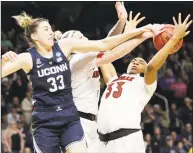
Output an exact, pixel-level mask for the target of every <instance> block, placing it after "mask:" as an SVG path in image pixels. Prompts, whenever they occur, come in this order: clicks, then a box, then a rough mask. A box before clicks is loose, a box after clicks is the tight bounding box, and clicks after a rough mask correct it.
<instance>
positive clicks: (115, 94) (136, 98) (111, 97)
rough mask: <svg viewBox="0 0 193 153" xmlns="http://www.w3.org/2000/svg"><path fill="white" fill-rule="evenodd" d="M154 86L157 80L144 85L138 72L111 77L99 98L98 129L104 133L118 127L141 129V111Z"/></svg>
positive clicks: (153, 90) (154, 88)
mask: <svg viewBox="0 0 193 153" xmlns="http://www.w3.org/2000/svg"><path fill="white" fill-rule="evenodd" d="M156 87H157V81H155V82H154V83H153V84H151V85H146V84H145V82H144V78H143V77H141V76H140V75H139V74H137V75H134V74H133V75H130V74H123V75H121V76H120V77H119V78H114V79H112V80H111V81H110V82H109V83H108V84H107V88H106V90H105V92H104V93H103V96H102V99H101V104H100V108H99V112H98V119H97V122H98V130H99V131H100V132H102V133H104V134H105V133H108V132H112V131H115V130H118V129H120V128H131V129H141V127H140V122H141V112H142V111H143V109H144V107H145V105H146V104H147V103H148V101H149V100H150V99H151V97H152V95H153V93H154V92H155V90H156Z"/></svg>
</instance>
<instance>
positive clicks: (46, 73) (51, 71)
mask: <svg viewBox="0 0 193 153" xmlns="http://www.w3.org/2000/svg"><path fill="white" fill-rule="evenodd" d="M66 70H68V67H67V64H66V63H65V64H61V65H59V66H52V67H49V68H44V69H40V70H37V73H38V77H44V76H49V75H51V74H57V73H59V72H64V71H66Z"/></svg>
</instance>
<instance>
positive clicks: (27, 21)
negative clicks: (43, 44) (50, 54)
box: [12, 12, 48, 47]
mask: <svg viewBox="0 0 193 153" xmlns="http://www.w3.org/2000/svg"><path fill="white" fill-rule="evenodd" d="M12 17H13V18H14V19H15V20H16V21H17V23H18V24H19V26H20V27H21V28H23V29H24V35H25V38H26V40H27V42H28V44H29V46H30V47H32V46H33V45H34V44H33V41H32V39H31V34H32V33H34V32H35V31H36V28H37V26H38V25H39V23H41V22H43V21H47V22H48V20H47V19H44V18H32V17H31V16H29V15H28V14H26V13H25V12H23V13H21V14H20V15H17V16H12Z"/></svg>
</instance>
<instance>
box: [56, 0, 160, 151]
mask: <svg viewBox="0 0 193 153" xmlns="http://www.w3.org/2000/svg"><path fill="white" fill-rule="evenodd" d="M115 6H116V10H117V13H118V17H119V21H118V22H117V24H116V25H115V27H114V28H113V29H112V30H111V31H110V33H109V36H111V35H115V34H118V33H121V32H122V31H123V28H124V26H125V23H126V21H127V12H126V10H125V8H124V5H123V3H120V2H117V3H116V5H115ZM138 17H139V14H138V15H137V16H136V17H135V18H134V19H132V18H130V20H129V23H132V22H137V23H139V22H141V21H142V20H143V19H144V17H142V18H140V19H138ZM158 27H160V28H161V26H158ZM154 28H155V27H154ZM157 30H158V29H157ZM58 34H59V35H58ZM147 34H148V33H143V34H142V35H140V36H138V37H134V38H133V39H130V40H129V41H127V42H126V43H124V44H122V45H120V46H119V47H116V48H114V49H113V50H111V51H109V52H107V53H106V54H103V53H87V54H80V53H78V54H73V55H72V56H71V58H70V66H71V72H72V92H73V97H74V102H75V105H76V107H77V109H78V111H79V114H80V117H81V123H82V126H83V129H84V132H85V136H86V141H87V145H88V148H89V152H90V151H95V150H92V145H93V144H94V143H95V141H96V139H97V137H98V134H97V124H96V115H97V113H98V100H99V94H100V81H99V79H100V75H99V71H98V67H99V66H101V65H102V64H107V63H110V62H112V61H114V60H116V59H118V58H121V57H123V56H124V55H126V54H127V53H129V52H130V51H132V50H133V49H134V48H135V47H136V46H138V45H139V44H140V43H142V42H143V41H144V40H146V39H148V38H150V37H151V35H147ZM55 38H56V39H57V38H61V39H64V38H75V39H85V40H88V39H87V38H86V37H85V36H84V35H83V34H82V33H81V32H79V31H75V30H71V31H68V32H66V33H64V34H63V35H62V36H61V33H60V32H59V31H57V32H56V37H55Z"/></svg>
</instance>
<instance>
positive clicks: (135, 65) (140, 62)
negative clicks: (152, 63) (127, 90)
mask: <svg viewBox="0 0 193 153" xmlns="http://www.w3.org/2000/svg"><path fill="white" fill-rule="evenodd" d="M146 67H147V63H146V61H145V60H144V59H142V58H134V59H133V60H132V61H131V62H130V64H129V66H128V68H127V73H130V74H138V73H144V72H145V69H146Z"/></svg>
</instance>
